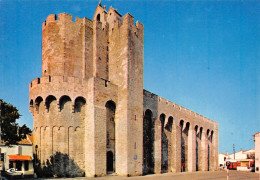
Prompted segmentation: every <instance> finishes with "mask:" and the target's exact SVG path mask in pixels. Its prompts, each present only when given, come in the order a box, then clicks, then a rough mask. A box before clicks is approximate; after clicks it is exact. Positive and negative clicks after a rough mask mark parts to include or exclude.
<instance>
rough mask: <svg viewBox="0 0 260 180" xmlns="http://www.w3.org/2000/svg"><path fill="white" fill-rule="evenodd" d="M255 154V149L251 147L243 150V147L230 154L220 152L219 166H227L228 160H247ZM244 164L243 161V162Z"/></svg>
mask: <svg viewBox="0 0 260 180" xmlns="http://www.w3.org/2000/svg"><path fill="white" fill-rule="evenodd" d="M254 154H255V149H249V150H246V151H243V150H242V149H241V150H240V151H238V152H235V153H232V154H228V153H226V154H225V153H220V154H219V155H218V162H219V167H224V168H226V162H227V161H229V162H243V161H245V160H248V162H249V160H250V159H251V158H252V155H254ZM242 164H243V163H242Z"/></svg>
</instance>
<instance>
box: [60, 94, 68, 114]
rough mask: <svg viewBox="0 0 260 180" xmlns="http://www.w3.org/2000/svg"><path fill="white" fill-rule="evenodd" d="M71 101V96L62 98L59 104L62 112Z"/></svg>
mask: <svg viewBox="0 0 260 180" xmlns="http://www.w3.org/2000/svg"><path fill="white" fill-rule="evenodd" d="M70 101H71V99H70V97H69V96H62V97H61V98H60V102H59V104H60V110H61V111H62V110H63V109H64V107H65V104H66V103H67V102H70Z"/></svg>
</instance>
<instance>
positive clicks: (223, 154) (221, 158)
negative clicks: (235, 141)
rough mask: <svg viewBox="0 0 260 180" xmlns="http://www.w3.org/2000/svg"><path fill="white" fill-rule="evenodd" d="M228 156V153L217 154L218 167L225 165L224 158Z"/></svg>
mask: <svg viewBox="0 0 260 180" xmlns="http://www.w3.org/2000/svg"><path fill="white" fill-rule="evenodd" d="M227 158H228V154H225V153H220V154H219V155H218V163H219V167H226V159H227Z"/></svg>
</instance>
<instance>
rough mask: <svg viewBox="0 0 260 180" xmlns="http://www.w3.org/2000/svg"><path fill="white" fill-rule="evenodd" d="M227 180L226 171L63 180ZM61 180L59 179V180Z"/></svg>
mask: <svg viewBox="0 0 260 180" xmlns="http://www.w3.org/2000/svg"><path fill="white" fill-rule="evenodd" d="M65 179H66V180H78V179H83V180H104V179H108V180H112V179H115V180H121V179H122V180H158V179H159V180H169V179H174V180H204V179H205V180H207V179H208V180H214V179H218V180H227V173H226V171H215V172H192V173H189V172H184V173H165V174H154V175H146V176H135V177H120V176H105V177H97V178H87V177H84V178H64V180H65ZM59 180H61V179H59ZM229 180H260V174H257V173H253V172H238V171H229Z"/></svg>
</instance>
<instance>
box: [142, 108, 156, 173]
mask: <svg viewBox="0 0 260 180" xmlns="http://www.w3.org/2000/svg"><path fill="white" fill-rule="evenodd" d="M143 173H144V174H152V173H154V120H153V113H152V111H151V110H149V109H147V110H146V111H145V114H144V120H143Z"/></svg>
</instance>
